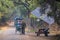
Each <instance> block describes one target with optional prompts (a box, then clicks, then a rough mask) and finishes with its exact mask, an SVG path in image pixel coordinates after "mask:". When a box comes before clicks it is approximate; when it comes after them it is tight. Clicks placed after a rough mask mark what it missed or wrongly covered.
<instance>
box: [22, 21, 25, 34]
mask: <svg viewBox="0 0 60 40" xmlns="http://www.w3.org/2000/svg"><path fill="white" fill-rule="evenodd" d="M25 28H26V23H25V22H24V21H22V34H25Z"/></svg>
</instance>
